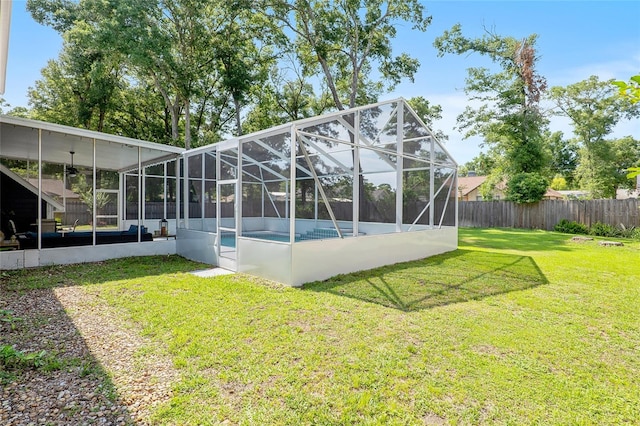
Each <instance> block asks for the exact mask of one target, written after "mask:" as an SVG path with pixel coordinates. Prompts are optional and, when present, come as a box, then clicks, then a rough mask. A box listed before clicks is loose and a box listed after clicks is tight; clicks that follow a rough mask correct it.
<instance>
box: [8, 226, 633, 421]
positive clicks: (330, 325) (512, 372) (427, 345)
mask: <svg viewBox="0 0 640 426" xmlns="http://www.w3.org/2000/svg"><path fill="white" fill-rule="evenodd" d="M570 237H571V236H569V235H563V234H558V233H553V232H543V231H524V230H493V229H492V230H480V229H461V230H460V247H459V250H457V251H455V252H452V253H448V254H444V255H440V256H435V257H432V258H429V259H426V260H421V261H416V262H409V263H404V264H398V265H394V266H389V267H383V268H379V269H376V270H373V271H367V272H360V273H355V274H349V275H342V276H338V277H335V278H333V279H330V280H327V281H323V282H317V283H311V284H308V285H306V286H305V287H304V288H303V289H302V290H301V289H291V288H283V287H280V286H277V285H273V284H270V283H267V282H264V281H261V280H259V279H256V278H251V277H248V276H245V275H227V276H222V277H216V278H198V277H195V276H192V275H190V274H186V273H184V272H183V271H185V270H188V269H189V264H188V263H187V262H178V261H176V262H167V263H166V264H165V265H164V266H163V263H162V262H157V261H152V262H149V261H145V260H135V259H127V260H120V261H113V262H105V263H103V264H101V265H99V266H91V267H90V266H86V265H82V266H74V267H70V268H66V272H65V273H64V274H59V275H56V273H55V271H56V269H55V268H54V269H47V268H45V269H41V270H38V271H29V272H28V273H25V272H18V273H5V278H6V277H8V280H5V282H6V283H9V284H8V285H9V286H10V287H11V288H13V289H18V290H21V291H22V290H24V291H28V289H29V288H35V287H42V286H47V285H49V286H51V285H72V284H73V285H84V287H83V288H84V289H85V291H87V292H91V293H93V294H98V295H99V296H100V297H101V298H102V299H104V300H106V302H107V303H108V304H109V305H112V306H113V307H115V308H117V309H120V310H121V312H122V314H123V315H124V316H125V317H126V318H127V319H128V320H130V321H133V322H134V323H136V324H139V325H140V326H141V328H142V330H143V333H144V334H145V335H146V336H148V337H149V338H150V339H151V340H152V341H154V342H155V343H156V344H155V345H153V347H150V348H146V349H145V350H144V351H141V353H140V356H149V355H150V354H149V353H148V352H149V351H158V350H161V351H163V352H164V354H165V355H168V356H170V357H171V359H172V360H173V364H174V366H175V368H176V369H178V370H179V372H180V377H181V379H180V381H179V382H178V383H176V384H175V386H174V389H173V391H174V392H173V397H172V399H171V400H170V401H168V402H167V403H166V404H164V405H162V406H161V407H159V409H158V410H156V412H155V413H154V415H153V418H152V419H150V421H151V422H152V423H154V424H194V425H195V424H218V423H221V422H223V421H225V420H228V421H229V422H230V423H232V424H292V425H293V424H295V425H297V424H385V425H387V424H398V425H407V424H415V425H423V424H532V423H533V424H598V425H600V424H624V423H629V424H631V423H634V422H638V421H639V420H638V419H640V380H638V377H640V312H639V309H638V308H639V307H640V243H639V242H632V241H625V246H624V247H601V246H598V245H597V241H591V242H584V243H573V242H570V241H569V239H570ZM354 255H357V254H354ZM52 270H53V271H54V272H52ZM52 276H53V277H54V278H53V279H52V278H51V277H52ZM106 277H109V278H108V279H107V278H106ZM158 343H159V345H158Z"/></svg>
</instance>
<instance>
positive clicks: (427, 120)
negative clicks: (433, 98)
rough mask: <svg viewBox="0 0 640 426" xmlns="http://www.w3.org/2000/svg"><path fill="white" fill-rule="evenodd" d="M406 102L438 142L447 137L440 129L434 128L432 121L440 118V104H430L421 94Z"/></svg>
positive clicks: (445, 139)
mask: <svg viewBox="0 0 640 426" xmlns="http://www.w3.org/2000/svg"><path fill="white" fill-rule="evenodd" d="M407 103H408V104H409V106H410V107H411V109H413V110H414V111H415V113H416V114H418V117H420V119H421V120H422V122H423V123H424V124H425V125H426V126H427V127H428V128H429V129H430V130H431V131H432V132H433V135H434V136H435V137H436V139H438V140H439V141H440V142H445V141H447V140H448V139H449V136H447V135H446V134H445V133H444V132H443V131H442V130H436V129H435V128H434V122H435V121H436V120H440V119H442V107H441V106H440V105H431V103H430V102H429V101H428V100H426V99H425V98H424V97H422V96H417V97H413V98H411V99H409V100H407Z"/></svg>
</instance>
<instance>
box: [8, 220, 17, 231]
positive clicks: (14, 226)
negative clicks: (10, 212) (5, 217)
mask: <svg viewBox="0 0 640 426" xmlns="http://www.w3.org/2000/svg"><path fill="white" fill-rule="evenodd" d="M9 230H10V231H11V235H16V234H17V233H18V231H17V230H16V223H15V222H14V221H13V220H12V219H9Z"/></svg>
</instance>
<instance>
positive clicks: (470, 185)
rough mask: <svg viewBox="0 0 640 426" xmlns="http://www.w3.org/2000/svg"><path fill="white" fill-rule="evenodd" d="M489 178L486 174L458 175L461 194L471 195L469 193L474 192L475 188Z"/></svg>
mask: <svg viewBox="0 0 640 426" xmlns="http://www.w3.org/2000/svg"><path fill="white" fill-rule="evenodd" d="M485 180H487V177H486V176H463V177H458V192H459V195H461V196H463V197H464V196H465V195H469V193H471V192H473V190H474V189H476V188H478V187H479V186H480V185H482V184H483V183H484V181H485Z"/></svg>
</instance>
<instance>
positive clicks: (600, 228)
mask: <svg viewBox="0 0 640 426" xmlns="http://www.w3.org/2000/svg"><path fill="white" fill-rule="evenodd" d="M589 234H591V235H595V236H597V237H619V236H620V231H619V230H618V229H616V227H615V226H612V225H609V224H608V223H602V222H596V223H594V224H593V225H591V229H589Z"/></svg>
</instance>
